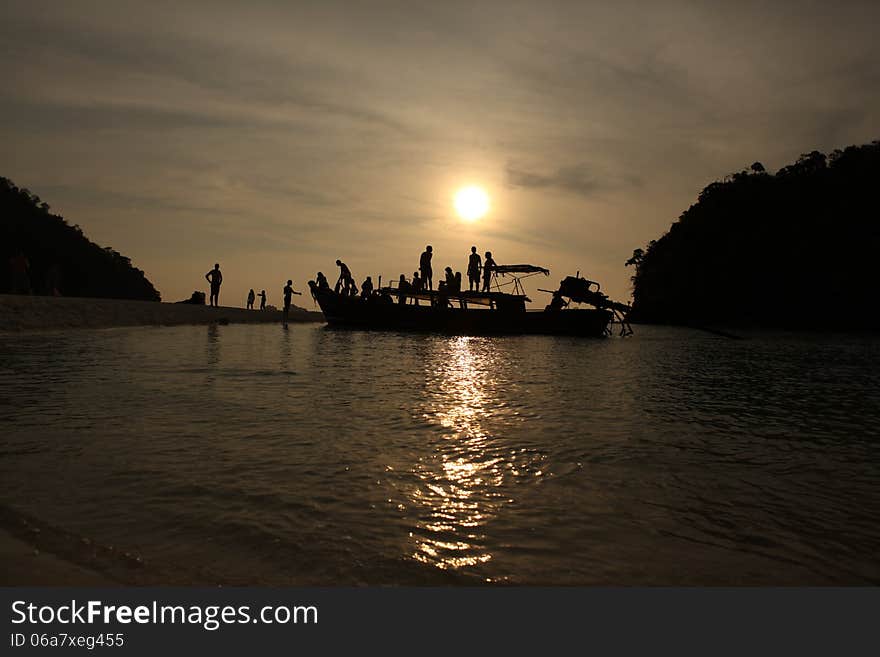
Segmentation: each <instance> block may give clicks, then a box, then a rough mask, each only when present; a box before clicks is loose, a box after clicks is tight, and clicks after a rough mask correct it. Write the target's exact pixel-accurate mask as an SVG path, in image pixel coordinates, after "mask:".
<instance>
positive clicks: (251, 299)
mask: <svg viewBox="0 0 880 657" xmlns="http://www.w3.org/2000/svg"><path fill="white" fill-rule="evenodd" d="M256 299H257V295H256V294H254V290H253V288H251V291H250V292H248V296H247V308H248V310H253V309H254V301H256Z"/></svg>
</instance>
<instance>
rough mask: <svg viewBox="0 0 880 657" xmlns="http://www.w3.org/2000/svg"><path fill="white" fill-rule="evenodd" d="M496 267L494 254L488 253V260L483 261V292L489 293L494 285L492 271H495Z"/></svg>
mask: <svg viewBox="0 0 880 657" xmlns="http://www.w3.org/2000/svg"><path fill="white" fill-rule="evenodd" d="M495 266H496V265H495V261H494V260H493V259H492V252H491V251H486V259H485V260H483V292H488V291H489V288H490V287H491V285H492V271H493V270H494V269H495Z"/></svg>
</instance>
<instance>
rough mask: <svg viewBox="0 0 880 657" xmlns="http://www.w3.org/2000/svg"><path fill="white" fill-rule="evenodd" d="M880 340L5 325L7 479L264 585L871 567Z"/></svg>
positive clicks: (16, 498)
mask: <svg viewBox="0 0 880 657" xmlns="http://www.w3.org/2000/svg"><path fill="white" fill-rule="evenodd" d="M878 389H880V341H878V340H877V339H876V338H869V337H859V336H821V337H817V336H794V335H782V334H766V335H753V336H751V337H750V339H748V340H739V341H738V340H729V339H726V338H723V337H719V336H714V335H709V334H705V333H699V332H694V331H689V330H685V329H668V328H656V327H638V328H637V334H636V336H635V337H633V338H628V339H619V338H613V339H608V340H578V339H570V338H550V337H513V338H511V337H507V338H449V337H442V336H427V335H415V336H413V335H398V334H390V333H364V332H344V331H334V330H329V329H326V328H325V327H323V326H320V325H300V326H291V328H290V329H289V330H286V331H285V330H283V329H282V328H281V327H278V326H267V325H239V326H235V325H232V326H185V327H173V328H172V327H168V328H131V329H112V330H102V331H69V332H57V333H56V332H52V333H42V334H30V335H16V336H10V335H7V336H0V429H2V439H0V502H2V503H4V504H8V505H10V506H12V507H14V508H17V509H20V510H22V511H25V512H28V513H31V514H33V515H36V516H38V517H40V518H42V519H44V520H46V521H48V522H50V523H53V524H55V525H57V526H59V527H62V528H64V529H68V530H71V531H75V532H79V533H82V534H84V535H88V536H91V537H94V538H96V539H97V540H100V541H103V542H105V543H108V544H113V545H122V546H125V547H128V548H131V549H134V550H139V551H141V552H143V554H145V555H146V556H147V557H148V558H150V559H155V560H161V561H165V562H168V563H174V564H177V565H180V566H182V567H193V568H195V567H198V568H201V569H207V570H208V571H210V572H214V573H217V574H218V577H221V578H223V579H225V580H227V581H238V582H252V583H273V584H359V583H369V584H438V583H447V582H448V583H476V582H479V581H493V582H509V583H526V584H536V583H540V584H569V583H571V584H596V583H600V584H736V583H749V584H752V583H776V584H789V583H810V584H826V583H838V584H847V583H878V582H880V558H878V554H880V521H878V515H880V514H878V509H880V440H878V438H880V430H878V426H880V393H878Z"/></svg>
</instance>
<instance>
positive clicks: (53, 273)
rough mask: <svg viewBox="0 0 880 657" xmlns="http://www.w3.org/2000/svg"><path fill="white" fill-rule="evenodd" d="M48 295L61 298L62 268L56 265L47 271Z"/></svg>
mask: <svg viewBox="0 0 880 657" xmlns="http://www.w3.org/2000/svg"><path fill="white" fill-rule="evenodd" d="M46 294H48V295H50V296H53V297H60V296H61V266H60V265H58V264H54V265H52V266H51V267H49V269H47V270H46Z"/></svg>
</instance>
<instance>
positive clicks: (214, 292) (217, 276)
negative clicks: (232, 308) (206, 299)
mask: <svg viewBox="0 0 880 657" xmlns="http://www.w3.org/2000/svg"><path fill="white" fill-rule="evenodd" d="M205 278H206V279H207V280H208V282H209V283H210V284H211V305H212V306H219V305H220V284H221V283H223V274H221V273H220V264H219V263H215V264H214V269H212V270H211V271H209V272H208V273H207V274H205Z"/></svg>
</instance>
